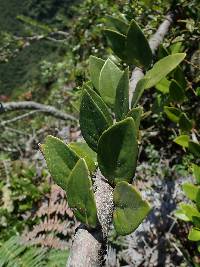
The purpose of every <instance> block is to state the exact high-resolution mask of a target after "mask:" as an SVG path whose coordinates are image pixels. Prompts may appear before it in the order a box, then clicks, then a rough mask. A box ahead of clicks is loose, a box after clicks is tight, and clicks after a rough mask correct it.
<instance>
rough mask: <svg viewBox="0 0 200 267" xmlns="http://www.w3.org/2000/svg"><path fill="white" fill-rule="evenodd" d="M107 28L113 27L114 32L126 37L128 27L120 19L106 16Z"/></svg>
mask: <svg viewBox="0 0 200 267" xmlns="http://www.w3.org/2000/svg"><path fill="white" fill-rule="evenodd" d="M107 21H108V24H109V25H108V26H111V27H113V28H114V29H115V30H116V31H118V32H120V33H121V34H124V35H126V34H127V31H128V27H129V25H128V24H127V23H126V22H125V21H124V20H122V19H118V18H114V17H112V16H107Z"/></svg>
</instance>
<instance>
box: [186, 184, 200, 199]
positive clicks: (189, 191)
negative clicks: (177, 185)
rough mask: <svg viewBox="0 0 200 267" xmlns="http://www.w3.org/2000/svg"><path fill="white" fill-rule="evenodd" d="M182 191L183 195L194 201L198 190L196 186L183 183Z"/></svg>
mask: <svg viewBox="0 0 200 267" xmlns="http://www.w3.org/2000/svg"><path fill="white" fill-rule="evenodd" d="M182 188H183V191H184V193H185V195H186V196H187V197H188V198H189V199H190V200H192V201H196V198H197V194H198V191H199V188H198V186H196V185H193V184H191V183H184V184H183V186H182Z"/></svg>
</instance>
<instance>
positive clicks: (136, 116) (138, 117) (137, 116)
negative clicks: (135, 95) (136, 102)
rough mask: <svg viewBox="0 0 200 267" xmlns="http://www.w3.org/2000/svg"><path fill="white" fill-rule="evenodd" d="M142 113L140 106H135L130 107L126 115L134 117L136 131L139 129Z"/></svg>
mask: <svg viewBox="0 0 200 267" xmlns="http://www.w3.org/2000/svg"><path fill="white" fill-rule="evenodd" d="M142 113H143V109H142V108H141V107H137V108H132V109H131V110H130V111H129V113H128V114H127V116H126V117H127V118H128V117H131V118H133V119H134V122H135V128H136V131H138V130H139V126H140V120H141V116H142Z"/></svg>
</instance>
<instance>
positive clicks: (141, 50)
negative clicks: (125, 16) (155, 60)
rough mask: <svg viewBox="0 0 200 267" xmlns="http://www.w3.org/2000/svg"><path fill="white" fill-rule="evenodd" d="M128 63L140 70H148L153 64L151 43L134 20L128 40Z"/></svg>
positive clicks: (129, 30)
mask: <svg viewBox="0 0 200 267" xmlns="http://www.w3.org/2000/svg"><path fill="white" fill-rule="evenodd" d="M126 54H127V62H128V63H130V64H134V65H136V66H137V67H140V68H146V69H147V68H148V67H149V66H150V65H151V62H152V52H151V48H150V47H149V43H148V41H147V39H146V37H145V36H144V34H143V32H142V30H141V29H140V27H139V26H138V24H137V23H136V22H135V21H134V20H132V21H131V23H130V26H129V29H128V33H127V39H126Z"/></svg>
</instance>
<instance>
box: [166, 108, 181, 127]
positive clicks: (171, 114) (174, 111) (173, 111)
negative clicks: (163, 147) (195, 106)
mask: <svg viewBox="0 0 200 267" xmlns="http://www.w3.org/2000/svg"><path fill="white" fill-rule="evenodd" d="M164 112H165V114H166V115H167V117H168V118H169V119H170V120H171V121H173V122H175V123H178V122H179V118H180V116H181V111H180V110H179V109H178V108H173V107H167V106H165V107H164Z"/></svg>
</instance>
